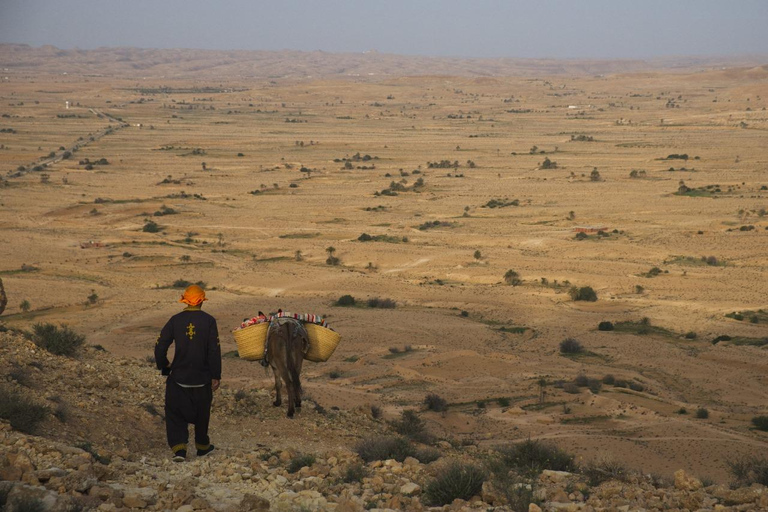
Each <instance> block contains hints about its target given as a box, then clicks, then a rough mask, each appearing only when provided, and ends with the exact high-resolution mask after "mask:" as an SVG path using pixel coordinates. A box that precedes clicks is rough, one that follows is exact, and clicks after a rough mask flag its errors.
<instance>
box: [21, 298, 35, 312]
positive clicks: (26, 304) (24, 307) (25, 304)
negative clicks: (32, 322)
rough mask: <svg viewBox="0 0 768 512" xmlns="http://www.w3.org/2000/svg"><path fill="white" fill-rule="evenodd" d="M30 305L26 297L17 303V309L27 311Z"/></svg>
mask: <svg viewBox="0 0 768 512" xmlns="http://www.w3.org/2000/svg"><path fill="white" fill-rule="evenodd" d="M31 307H32V306H31V305H30V303H29V301H28V300H27V299H24V300H23V301H21V304H19V309H20V310H21V311H22V312H23V313H29V308H31Z"/></svg>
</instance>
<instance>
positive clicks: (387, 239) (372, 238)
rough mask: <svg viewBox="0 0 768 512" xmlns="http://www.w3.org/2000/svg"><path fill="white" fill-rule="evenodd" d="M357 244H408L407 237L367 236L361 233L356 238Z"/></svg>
mask: <svg viewBox="0 0 768 512" xmlns="http://www.w3.org/2000/svg"><path fill="white" fill-rule="evenodd" d="M357 241H358V242H387V243H390V244H399V243H406V242H408V237H397V236H391V235H369V234H368V233H363V234H362V235H360V236H359V237H357Z"/></svg>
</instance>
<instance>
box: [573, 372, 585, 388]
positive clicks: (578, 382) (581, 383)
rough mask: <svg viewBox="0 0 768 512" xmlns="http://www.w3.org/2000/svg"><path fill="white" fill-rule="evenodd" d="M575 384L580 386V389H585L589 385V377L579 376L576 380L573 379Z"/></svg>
mask: <svg viewBox="0 0 768 512" xmlns="http://www.w3.org/2000/svg"><path fill="white" fill-rule="evenodd" d="M573 383H574V384H576V385H577V386H579V387H580V388H585V387H587V386H588V385H589V377H587V376H586V375H584V374H582V375H577V376H576V378H575V379H573Z"/></svg>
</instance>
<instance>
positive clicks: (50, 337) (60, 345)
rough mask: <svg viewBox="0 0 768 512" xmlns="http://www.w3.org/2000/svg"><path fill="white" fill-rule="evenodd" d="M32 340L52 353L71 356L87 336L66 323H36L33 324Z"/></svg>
mask: <svg viewBox="0 0 768 512" xmlns="http://www.w3.org/2000/svg"><path fill="white" fill-rule="evenodd" d="M32 341H33V342H34V343H35V345H37V346H38V347H40V348H43V349H45V350H47V351H48V352H50V353H51V354H56V355H59V356H71V355H73V354H74V353H75V352H77V350H78V349H79V348H80V347H81V346H82V345H83V343H85V336H83V335H81V334H77V333H76V332H75V331H73V330H71V329H70V328H69V327H67V326H66V325H62V326H61V327H57V326H55V325H53V324H48V323H46V324H39V323H38V324H35V325H33V326H32Z"/></svg>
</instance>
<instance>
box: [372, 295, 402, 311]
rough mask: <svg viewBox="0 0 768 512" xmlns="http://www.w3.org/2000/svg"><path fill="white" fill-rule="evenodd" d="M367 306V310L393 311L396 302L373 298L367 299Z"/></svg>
mask: <svg viewBox="0 0 768 512" xmlns="http://www.w3.org/2000/svg"><path fill="white" fill-rule="evenodd" d="M367 305H368V307H369V308H381V309H394V308H395V307H396V306H397V302H395V301H394V300H392V299H380V298H378V297H373V298H370V299H368V302H367Z"/></svg>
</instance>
